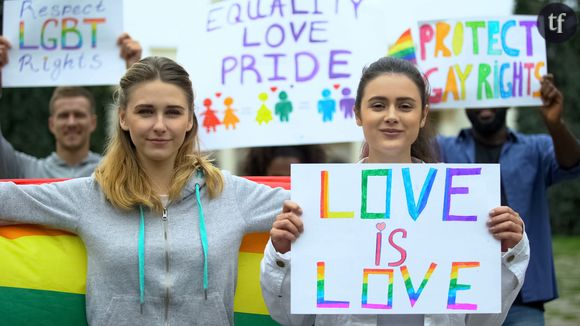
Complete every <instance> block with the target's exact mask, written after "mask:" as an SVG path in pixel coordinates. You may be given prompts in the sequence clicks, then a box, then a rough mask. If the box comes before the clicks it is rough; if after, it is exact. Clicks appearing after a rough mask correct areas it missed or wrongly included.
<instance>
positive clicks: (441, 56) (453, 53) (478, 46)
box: [416, 16, 547, 108]
mask: <svg viewBox="0 0 580 326" xmlns="http://www.w3.org/2000/svg"><path fill="white" fill-rule="evenodd" d="M536 18H537V17H535V16H511V17H505V18H480V19H451V20H439V21H428V22H420V23H419V28H418V39H416V41H417V42H418V43H417V44H418V45H417V49H416V50H417V63H418V65H419V66H420V67H421V69H422V70H423V72H424V73H425V75H427V77H428V79H429V82H430V84H431V89H432V96H431V98H430V102H431V106H432V107H434V108H464V107H473V108H476V107H499V106H526V105H529V106H536V105H541V100H540V80H541V78H542V75H544V74H546V73H547V67H546V45H545V44H546V43H545V41H544V39H543V38H542V36H541V35H540V33H539V32H538V29H537V26H536V24H537V23H536Z"/></svg>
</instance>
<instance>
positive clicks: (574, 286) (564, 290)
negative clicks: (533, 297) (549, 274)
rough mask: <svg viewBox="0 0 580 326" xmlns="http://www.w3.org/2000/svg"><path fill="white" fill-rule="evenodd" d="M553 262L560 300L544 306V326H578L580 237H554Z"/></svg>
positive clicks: (579, 315) (579, 318) (579, 319)
mask: <svg viewBox="0 0 580 326" xmlns="http://www.w3.org/2000/svg"><path fill="white" fill-rule="evenodd" d="M552 244H553V247H554V261H555V264H556V278H557V280H558V290H559V292H560V298H558V299H556V300H555V301H552V302H550V303H548V304H547V305H546V325H549V326H552V325H553V326H568V325H570V326H572V325H574V326H577V325H580V237H578V236H576V237H564V236H555V237H554V238H553V242H552Z"/></svg>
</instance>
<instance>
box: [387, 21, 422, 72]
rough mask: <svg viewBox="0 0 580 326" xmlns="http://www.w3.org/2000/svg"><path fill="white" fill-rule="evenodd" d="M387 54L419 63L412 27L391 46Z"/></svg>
mask: <svg viewBox="0 0 580 326" xmlns="http://www.w3.org/2000/svg"><path fill="white" fill-rule="evenodd" d="M387 56H389V57H395V58H399V59H404V60H408V61H411V62H413V63H417V57H416V56H415V44H414V43H413V37H412V36H411V29H410V28H409V29H407V30H406V31H405V32H404V33H403V34H401V36H399V39H398V40H397V42H395V44H393V45H391V46H389V51H388V52H387Z"/></svg>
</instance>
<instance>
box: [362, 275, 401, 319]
mask: <svg viewBox="0 0 580 326" xmlns="http://www.w3.org/2000/svg"><path fill="white" fill-rule="evenodd" d="M371 274H373V275H387V276H388V277H389V290H388V295H387V304H380V303H368V290H369V275H371ZM393 274H394V273H393V269H391V268H387V269H383V268H365V269H364V270H363V285H362V301H361V302H362V307H363V308H369V309H393Z"/></svg>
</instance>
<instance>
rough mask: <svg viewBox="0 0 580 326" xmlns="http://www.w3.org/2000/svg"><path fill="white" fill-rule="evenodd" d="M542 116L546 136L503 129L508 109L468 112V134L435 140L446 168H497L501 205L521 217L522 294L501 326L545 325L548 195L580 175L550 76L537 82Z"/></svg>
mask: <svg viewBox="0 0 580 326" xmlns="http://www.w3.org/2000/svg"><path fill="white" fill-rule="evenodd" d="M540 91H541V97H542V107H541V114H542V118H543V120H544V123H545V124H546V127H547V128H548V131H549V133H550V135H524V134H521V133H518V132H515V131H513V130H511V129H509V128H507V126H506V112H507V108H496V109H469V110H467V117H468V118H469V121H470V122H471V128H468V129H463V130H461V132H460V133H459V135H458V136H457V137H439V138H438V143H439V147H440V151H441V159H442V161H443V162H445V163H499V164H500V169H501V204H502V205H509V206H510V207H512V208H513V209H514V210H515V211H517V212H519V213H520V214H521V217H522V218H523V220H524V222H525V229H526V233H527V235H528V238H529V240H530V251H531V257H530V263H529V265H528V269H527V271H526V278H525V282H524V285H523V287H522V290H521V291H520V293H519V295H518V297H517V298H516V300H515V302H514V304H513V305H512V307H511V309H510V311H509V313H508V316H507V318H506V321H505V323H504V325H526V326H534V325H544V303H546V302H548V301H550V300H553V299H556V298H557V297H558V290H557V288H556V278H555V273H554V260H553V256H552V242H551V232H550V216H549V211H548V197H547V190H548V187H550V186H551V185H553V184H556V183H558V182H561V181H565V180H570V179H572V178H574V177H577V176H578V175H580V166H579V165H580V164H579V163H580V144H579V143H578V139H576V137H574V135H573V134H572V133H571V132H570V131H569V130H568V128H567V127H566V124H565V123H564V121H563V117H562V114H563V110H564V97H563V95H562V93H561V92H560V91H559V90H558V89H557V88H556V87H555V86H554V83H553V76H552V75H547V76H544V78H543V79H542V82H541V90H540Z"/></svg>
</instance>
